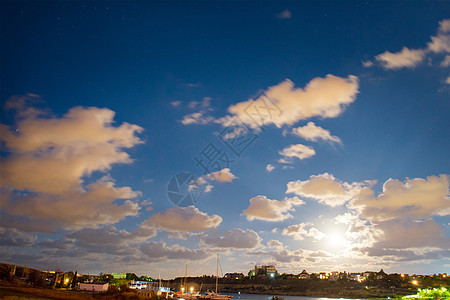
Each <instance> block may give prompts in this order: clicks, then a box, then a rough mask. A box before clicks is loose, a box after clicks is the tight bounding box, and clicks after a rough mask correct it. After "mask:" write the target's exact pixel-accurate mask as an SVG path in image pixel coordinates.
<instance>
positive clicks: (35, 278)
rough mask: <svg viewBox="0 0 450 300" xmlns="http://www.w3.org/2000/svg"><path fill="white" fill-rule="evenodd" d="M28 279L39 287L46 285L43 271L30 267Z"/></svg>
mask: <svg viewBox="0 0 450 300" xmlns="http://www.w3.org/2000/svg"><path fill="white" fill-rule="evenodd" d="M28 281H29V282H30V283H31V284H32V285H34V286H37V287H43V286H44V285H45V280H44V276H42V272H41V271H39V270H35V269H30V272H29V275H28Z"/></svg>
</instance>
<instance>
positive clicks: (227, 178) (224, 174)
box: [205, 168, 237, 182]
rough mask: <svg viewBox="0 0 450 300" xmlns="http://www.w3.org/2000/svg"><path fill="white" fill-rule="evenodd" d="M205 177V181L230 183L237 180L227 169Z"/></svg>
mask: <svg viewBox="0 0 450 300" xmlns="http://www.w3.org/2000/svg"><path fill="white" fill-rule="evenodd" d="M205 177H206V179H209V180H214V181H218V182H232V181H233V180H234V179H236V178H237V177H236V176H235V175H234V174H233V173H231V170H230V169H229V168H224V169H222V170H220V171H217V172H212V173H209V174H207V175H205Z"/></svg>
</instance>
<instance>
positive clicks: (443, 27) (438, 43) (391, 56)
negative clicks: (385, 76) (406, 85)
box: [363, 19, 450, 70]
mask: <svg viewBox="0 0 450 300" xmlns="http://www.w3.org/2000/svg"><path fill="white" fill-rule="evenodd" d="M449 24H450V19H445V20H442V21H440V22H439V28H438V32H437V35H436V36H431V37H430V39H431V41H430V42H429V43H428V44H427V46H426V47H423V48H422V49H410V48H408V47H403V48H402V50H401V51H399V52H395V53H392V52H389V51H385V52H384V53H381V54H379V55H377V56H375V60H376V61H377V62H378V63H379V64H380V65H381V66H382V67H383V68H385V69H389V70H399V69H402V68H410V69H413V68H415V67H417V66H418V65H419V64H420V63H422V62H423V61H424V60H425V58H426V57H429V58H431V56H430V55H432V54H439V53H450V29H449V27H450V25H449ZM449 64H450V62H449V61H448V58H447V57H446V58H445V59H444V60H443V61H442V62H441V64H440V66H442V67H447V66H448V65H449ZM372 65H373V62H372V61H370V60H369V61H366V62H363V66H364V67H371V66H372Z"/></svg>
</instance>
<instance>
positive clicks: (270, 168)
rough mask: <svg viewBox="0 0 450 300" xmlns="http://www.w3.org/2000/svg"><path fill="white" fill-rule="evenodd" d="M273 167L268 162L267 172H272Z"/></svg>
mask: <svg viewBox="0 0 450 300" xmlns="http://www.w3.org/2000/svg"><path fill="white" fill-rule="evenodd" d="M274 169H275V167H274V166H273V165H271V164H268V165H267V166H266V171H267V172H269V173H270V172H272V171H273V170H274Z"/></svg>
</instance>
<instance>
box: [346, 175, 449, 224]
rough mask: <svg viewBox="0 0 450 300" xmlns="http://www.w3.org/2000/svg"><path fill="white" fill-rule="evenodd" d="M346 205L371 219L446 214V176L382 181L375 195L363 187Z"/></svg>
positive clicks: (447, 196) (418, 217)
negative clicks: (379, 191) (380, 187)
mask: <svg viewBox="0 0 450 300" xmlns="http://www.w3.org/2000/svg"><path fill="white" fill-rule="evenodd" d="M349 207H350V208H354V209H357V210H358V211H359V212H360V214H361V216H362V217H364V218H367V219H369V220H373V221H386V220H393V219H403V218H412V219H423V218H429V217H431V216H433V215H442V216H445V215H449V214H450V209H449V208H450V199H449V177H448V175H440V176H429V177H427V178H426V179H423V178H414V179H407V180H406V181H405V182H404V183H403V182H401V181H400V180H396V179H389V180H388V181H386V182H385V183H384V185H383V193H381V194H379V195H378V196H375V195H374V191H373V190H371V189H370V188H368V187H367V188H363V189H362V190H361V191H360V193H359V194H358V195H357V197H355V199H354V200H352V201H351V202H350V203H349Z"/></svg>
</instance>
